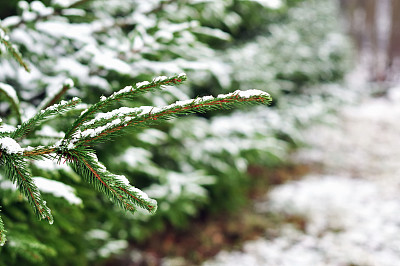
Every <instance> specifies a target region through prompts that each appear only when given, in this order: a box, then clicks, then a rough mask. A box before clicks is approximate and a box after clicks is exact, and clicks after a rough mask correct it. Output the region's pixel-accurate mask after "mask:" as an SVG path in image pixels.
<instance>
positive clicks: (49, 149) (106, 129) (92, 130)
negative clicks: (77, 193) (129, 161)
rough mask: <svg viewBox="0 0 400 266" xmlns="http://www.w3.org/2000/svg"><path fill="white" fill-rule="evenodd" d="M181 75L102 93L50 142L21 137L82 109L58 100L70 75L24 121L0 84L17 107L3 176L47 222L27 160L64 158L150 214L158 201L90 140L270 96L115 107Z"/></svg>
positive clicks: (0, 156)
mask: <svg viewBox="0 0 400 266" xmlns="http://www.w3.org/2000/svg"><path fill="white" fill-rule="evenodd" d="M0 31H1V34H0V42H1V43H2V44H3V45H4V46H5V47H6V48H7V50H8V52H9V54H10V55H11V56H12V57H13V58H14V59H16V61H17V62H18V63H19V64H20V65H21V66H23V67H24V68H25V69H26V70H27V71H28V70H29V68H28V66H27V65H26V64H25V63H24V61H23V60H22V57H21V55H20V53H19V52H18V49H17V48H16V47H15V46H14V45H12V44H11V43H10V42H9V40H8V38H7V35H6V34H5V33H4V31H3V30H0ZM185 80H186V74H185V73H181V74H178V75H174V76H170V77H166V76H160V77H157V78H154V79H153V80H152V81H144V82H139V83H136V84H135V85H133V86H126V87H125V88H123V89H121V90H119V91H117V92H114V93H113V94H112V95H111V96H109V97H105V96H102V97H100V99H99V101H98V102H97V103H95V104H93V105H90V106H87V105H84V106H86V108H85V109H84V110H83V111H82V112H81V114H80V115H79V116H78V117H77V118H76V119H75V121H74V122H73V123H72V124H71V125H70V126H69V128H68V127H67V128H66V131H65V132H66V133H65V134H64V136H63V137H61V138H60V139H58V140H57V141H53V143H51V144H49V145H38V146H29V145H24V144H23V143H26V142H24V140H25V139H29V138H33V137H34V136H33V137H31V136H32V132H34V131H35V130H36V129H37V128H38V126H40V125H41V124H43V123H44V122H46V121H47V120H50V119H60V117H61V116H62V115H63V114H65V113H67V112H70V111H71V110H74V109H78V110H79V109H82V106H83V105H82V101H81V99H79V98H77V97H74V98H72V99H70V100H61V101H59V100H60V98H61V97H62V94H63V92H65V91H66V90H68V89H69V88H71V87H73V86H74V84H73V82H72V80H67V81H66V82H65V83H64V84H63V85H62V86H61V89H60V91H59V93H56V94H55V95H53V97H52V98H51V99H47V98H46V99H44V100H43V102H42V103H40V104H39V106H38V108H37V112H36V114H35V115H33V116H32V117H31V118H29V119H26V120H25V121H21V115H20V114H21V110H20V107H19V105H18V98H17V97H16V95H17V94H16V92H15V91H14V89H13V88H12V86H10V85H9V84H3V83H1V84H0V92H2V93H3V94H5V95H6V96H7V97H5V99H6V100H8V101H9V103H10V106H12V107H13V108H14V109H15V113H16V116H17V119H16V124H18V125H16V127H10V126H9V125H7V126H5V125H2V126H1V127H0V164H1V167H2V168H3V170H4V173H5V176H6V177H7V178H8V179H10V181H12V182H13V183H14V184H15V185H16V186H17V187H18V189H19V191H20V193H21V194H22V195H23V196H24V197H25V198H26V199H27V200H28V202H29V204H30V205H31V206H32V209H33V210H34V212H35V214H36V215H37V217H38V218H39V219H44V220H47V221H48V222H49V223H50V224H52V223H53V217H52V214H51V211H50V209H49V208H48V207H47V206H46V201H45V200H44V199H43V197H42V196H41V194H40V191H39V189H38V187H37V186H36V185H35V182H34V180H33V178H32V176H31V174H30V169H29V165H28V161H29V160H40V159H44V158H47V159H48V158H50V159H53V160H56V161H57V162H58V163H68V164H69V165H70V166H71V167H72V168H73V169H74V170H75V172H76V173H77V174H79V175H80V176H82V177H83V178H84V180H85V181H86V182H88V183H89V184H91V185H92V186H93V187H94V188H95V189H96V190H98V191H100V192H102V193H103V194H104V195H105V196H106V197H108V198H109V199H110V200H111V201H112V202H114V203H115V204H116V205H118V206H119V207H121V208H122V209H124V210H126V211H130V212H134V211H135V210H136V208H137V207H139V208H142V209H145V210H147V211H148V212H149V213H154V212H155V211H156V210H157V203H156V201H155V200H153V199H151V198H149V197H148V196H147V195H146V194H145V193H144V192H142V191H141V190H139V189H137V188H135V187H134V186H132V185H130V183H129V181H128V179H127V178H126V177H125V176H122V175H116V174H113V173H111V172H110V171H108V170H107V168H106V167H105V166H104V165H103V164H102V163H101V162H99V160H98V158H97V156H96V153H95V151H94V149H93V148H92V145H93V144H95V143H99V142H107V141H111V140H112V138H113V136H115V135H117V134H122V133H123V132H124V131H125V130H135V129H139V128H143V127H146V126H149V125H152V124H155V123H158V122H159V121H162V120H167V119H170V118H173V117H176V116H180V115H187V114H191V113H193V112H205V111H208V110H218V109H227V108H231V107H233V106H235V105H240V104H268V103H270V101H271V97H270V96H269V94H268V93H266V92H263V91H259V90H248V91H239V90H238V91H235V92H233V93H229V94H220V95H218V96H217V97H212V96H204V97H198V98H196V99H191V100H185V101H177V102H175V103H173V104H170V105H167V106H163V107H157V106H141V107H134V108H129V107H120V108H118V109H115V108H113V106H115V104H116V103H118V102H121V101H123V100H133V99H134V98H135V97H136V96H138V95H141V94H144V93H147V92H151V91H157V90H161V89H162V88H163V87H165V86H168V85H178V84H180V83H182V82H184V81H185ZM9 128H12V129H11V130H10V129H9ZM5 232H6V231H5V229H4V225H3V222H2V220H1V218H0V245H4V243H5V241H6V236H5Z"/></svg>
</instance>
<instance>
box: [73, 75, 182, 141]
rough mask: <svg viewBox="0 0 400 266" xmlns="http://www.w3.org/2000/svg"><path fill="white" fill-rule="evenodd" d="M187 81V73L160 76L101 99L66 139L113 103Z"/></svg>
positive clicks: (82, 116) (79, 119)
mask: <svg viewBox="0 0 400 266" xmlns="http://www.w3.org/2000/svg"><path fill="white" fill-rule="evenodd" d="M185 80H186V74H185V73H181V74H179V75H175V76H172V77H166V76H160V77H157V78H154V79H153V80H152V81H151V82H148V81H143V82H139V83H136V84H135V86H127V87H125V88H123V89H121V90H119V91H117V92H115V93H113V94H112V95H111V96H110V97H101V98H100V101H99V102H97V103H96V104H94V105H92V106H90V107H89V108H88V109H86V110H85V111H83V112H82V114H81V115H80V117H78V118H77V119H76V120H75V122H74V124H73V125H72V127H71V128H70V130H68V131H67V133H66V134H65V138H70V137H71V136H72V134H73V133H75V132H76V131H77V130H78V128H79V126H81V125H82V124H83V123H84V122H85V121H86V120H88V119H89V118H90V117H91V116H92V115H93V114H94V113H97V112H99V111H100V110H102V109H104V108H105V107H107V106H110V105H111V104H112V103H115V102H117V101H121V100H124V99H132V98H133V97H136V96H138V95H140V94H143V93H146V92H151V91H154V90H159V89H161V88H162V86H165V85H172V84H179V83H182V82H183V81H185Z"/></svg>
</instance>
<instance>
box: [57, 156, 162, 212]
mask: <svg viewBox="0 0 400 266" xmlns="http://www.w3.org/2000/svg"><path fill="white" fill-rule="evenodd" d="M62 156H63V157H65V158H66V160H67V162H68V163H69V164H71V165H72V166H73V168H74V170H75V171H76V172H77V173H78V174H79V175H81V176H82V177H84V178H85V180H86V181H87V182H88V183H90V184H92V185H93V187H94V188H95V189H97V190H98V191H100V192H103V193H104V194H105V195H106V196H107V197H108V198H109V199H110V200H111V201H112V202H114V203H115V204H117V205H118V206H120V207H121V208H123V209H124V210H128V211H131V212H134V211H135V206H138V207H141V208H143V209H146V210H148V211H149V212H150V213H154V212H155V211H156V209H157V202H156V201H155V200H153V199H150V198H149V197H148V196H147V195H146V194H145V193H144V192H142V191H140V190H139V189H137V188H135V187H133V186H131V185H130V184H129V182H128V180H127V179H126V178H125V177H124V176H118V175H115V174H112V173H110V172H109V171H108V170H107V169H106V168H105V166H104V165H103V164H101V163H100V162H99V161H98V159H97V157H96V155H95V154H94V153H93V152H92V151H90V150H88V149H84V148H78V149H73V150H68V152H66V153H64V154H62Z"/></svg>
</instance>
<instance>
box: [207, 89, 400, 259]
mask: <svg viewBox="0 0 400 266" xmlns="http://www.w3.org/2000/svg"><path fill="white" fill-rule="evenodd" d="M304 137H305V140H306V141H307V142H308V143H309V144H310V147H308V148H305V149H303V150H301V151H299V153H297V154H296V156H295V160H298V161H301V162H309V163H316V164H319V165H322V169H323V170H322V172H319V173H311V174H310V175H308V176H305V177H304V178H302V179H301V180H299V181H293V182H289V183H286V184H284V185H281V186H278V187H276V188H275V189H274V190H272V191H271V192H270V193H269V194H268V195H266V197H265V200H264V201H261V202H257V203H256V206H255V208H256V209H257V210H258V211H259V212H270V211H273V212H278V213H284V214H289V215H300V216H302V217H305V219H306V221H307V223H306V228H305V230H304V232H303V231H299V230H298V229H296V228H294V227H293V226H291V225H290V224H287V225H284V226H283V227H282V231H281V232H280V234H279V237H276V238H273V239H266V238H260V239H258V240H255V241H251V242H248V243H246V244H245V245H244V247H243V250H242V251H233V252H226V251H222V252H220V253H219V254H218V255H217V256H216V257H215V258H214V259H213V260H210V261H208V262H206V263H205V264H204V265H207V266H211V265H252V266H256V265H274V266H275V265H296V266H300V265H307V266H308V265H335V266H336V265H366V266H367V265H368V266H375V265H379V266H389V265H393V266H395V265H400V215H399V214H398V213H399V212H400V87H397V88H396V87H394V88H391V89H390V90H389V91H388V94H387V96H385V97H381V98H372V97H367V98H365V99H364V100H363V101H361V103H358V104H353V105H351V106H344V107H342V108H341V110H340V111H339V115H338V118H337V121H336V123H335V124H334V125H318V126H315V127H314V128H311V129H310V130H309V131H307V132H305V134H304Z"/></svg>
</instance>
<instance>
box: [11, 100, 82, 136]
mask: <svg viewBox="0 0 400 266" xmlns="http://www.w3.org/2000/svg"><path fill="white" fill-rule="evenodd" d="M80 102H81V100H80V99H79V98H77V97H75V98H73V99H72V100H69V101H61V102H60V103H59V104H54V105H52V106H49V107H47V108H46V109H44V110H41V111H39V112H37V113H36V114H35V115H34V116H33V117H32V118H30V119H29V120H28V121H26V122H24V123H22V125H21V126H19V127H18V128H17V129H16V130H15V131H14V132H12V133H11V137H12V138H19V137H21V136H23V135H25V134H26V133H28V132H29V131H31V130H32V129H33V128H34V127H36V126H37V125H39V124H40V123H41V122H43V121H44V120H46V119H48V118H49V117H51V116H55V115H60V114H62V113H65V112H66V111H68V110H70V109H71V108H73V107H75V106H76V105H78V104H79V103H80Z"/></svg>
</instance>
